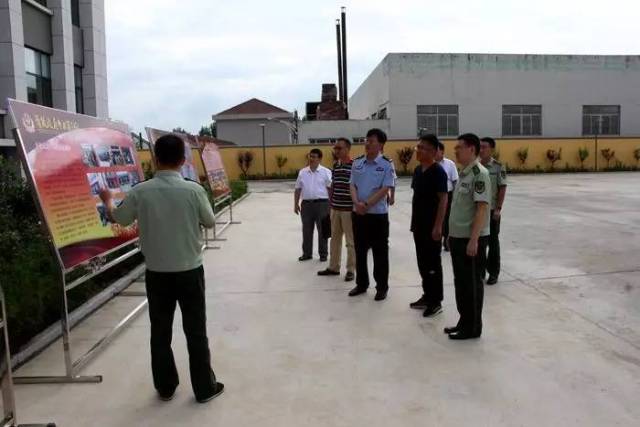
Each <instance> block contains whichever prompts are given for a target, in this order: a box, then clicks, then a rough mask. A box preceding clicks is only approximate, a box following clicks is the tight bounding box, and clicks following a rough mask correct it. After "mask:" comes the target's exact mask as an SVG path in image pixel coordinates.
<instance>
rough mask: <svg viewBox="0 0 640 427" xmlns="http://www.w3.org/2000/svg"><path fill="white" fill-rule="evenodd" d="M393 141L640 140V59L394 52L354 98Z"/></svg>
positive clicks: (358, 114) (361, 113)
mask: <svg viewBox="0 0 640 427" xmlns="http://www.w3.org/2000/svg"><path fill="white" fill-rule="evenodd" d="M349 114H350V118H352V119H365V118H380V117H383V118H388V119H389V123H390V130H389V137H390V138H391V139H413V138H416V136H417V135H418V134H419V133H420V132H425V133H435V134H437V135H439V136H441V137H445V138H446V137H455V136H457V135H458V134H460V133H463V132H474V133H477V134H479V135H481V136H494V137H579V136H582V135H594V134H596V133H597V134H599V135H621V136H638V135H640V56H580V55H568V56H564V55H493V54H435V53H391V54H388V55H387V56H386V57H385V58H384V60H383V61H382V62H381V63H380V64H379V65H378V66H377V67H376V68H375V69H374V70H373V72H372V73H371V75H369V77H367V79H366V80H365V81H364V82H363V83H362V85H360V87H359V88H358V89H357V90H356V92H355V93H354V94H353V96H352V97H351V98H350V99H349Z"/></svg>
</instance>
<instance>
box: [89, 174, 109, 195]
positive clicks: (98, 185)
mask: <svg viewBox="0 0 640 427" xmlns="http://www.w3.org/2000/svg"><path fill="white" fill-rule="evenodd" d="M87 181H89V188H91V194H92V195H94V196H97V195H98V194H99V193H100V190H103V189H105V188H107V181H106V178H105V175H104V174H103V173H88V174H87Z"/></svg>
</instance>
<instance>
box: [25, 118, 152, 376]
mask: <svg viewBox="0 0 640 427" xmlns="http://www.w3.org/2000/svg"><path fill="white" fill-rule="evenodd" d="M13 135H14V139H15V140H16V145H18V146H19V147H20V148H21V149H20V150H18V152H19V154H20V157H21V158H22V162H23V164H24V167H25V170H26V171H29V173H27V174H26V175H27V179H28V180H29V184H30V186H31V189H32V195H33V199H34V203H35V205H36V207H37V209H38V213H39V214H40V218H41V224H42V226H43V228H44V231H45V234H46V235H47V236H49V238H48V241H49V248H50V250H51V253H52V255H53V257H54V259H56V260H57V262H58V266H59V268H60V283H61V285H62V286H61V292H60V297H61V298H60V300H61V301H60V302H61V304H60V306H61V308H60V312H61V318H60V327H61V328H62V345H63V351H64V365H65V374H64V375H53V376H31V377H15V378H14V384H67V383H74V384H75V383H100V382H102V375H90V376H82V375H79V372H80V371H81V370H82V368H83V367H84V366H85V365H86V364H87V363H88V362H89V361H90V360H91V359H92V358H93V357H95V356H96V355H97V354H98V353H99V352H100V351H101V350H102V349H103V348H104V347H105V346H107V345H108V344H109V343H110V342H112V341H113V339H114V338H115V337H116V336H117V335H118V334H119V333H120V332H121V331H122V329H124V327H125V326H126V325H127V324H128V323H130V322H131V321H132V320H134V319H135V318H136V316H138V315H139V314H140V313H141V312H142V311H143V310H144V308H145V307H146V305H147V300H146V299H145V301H144V302H142V303H141V304H139V305H138V306H137V307H136V308H134V309H133V311H131V312H130V313H129V314H127V315H126V316H125V317H124V319H122V320H121V321H120V322H119V323H118V324H117V325H116V326H115V327H114V328H112V329H111V330H110V331H109V332H107V334H106V335H105V336H104V337H102V338H101V339H100V340H99V341H98V342H97V343H96V344H95V345H94V346H93V347H91V348H90V349H89V351H87V352H86V353H85V354H83V355H82V356H80V358H79V359H78V360H75V361H74V360H73V356H72V352H71V340H70V336H71V332H70V329H71V327H70V325H69V304H68V301H67V292H69V291H70V290H72V289H74V288H76V287H77V286H80V285H81V284H83V283H85V282H87V281H88V280H89V279H91V278H93V277H95V276H97V275H98V274H100V273H102V272H104V271H106V270H108V269H109V268H111V267H113V266H115V265H117V264H119V263H121V262H123V261H125V260H127V259H129V258H131V257H132V256H133V255H136V254H137V253H139V252H140V249H139V248H138V247H137V245H138V239H135V240H132V241H130V242H128V243H125V244H123V245H121V246H119V247H116V248H113V249H112V250H110V251H109V252H106V253H104V254H102V255H101V256H100V257H95V258H93V259H92V260H90V261H89V262H88V264H87V265H81V266H77V267H73V268H69V269H67V268H65V266H64V263H63V261H62V258H61V257H60V254H59V253H58V251H57V250H56V247H55V245H54V243H53V238H52V237H51V236H52V235H53V234H52V233H51V230H50V229H49V226H48V224H47V221H46V217H45V215H44V212H43V210H42V206H40V195H39V193H38V188H37V187H36V185H35V179H34V177H33V175H32V173H31V169H30V168H29V162H28V160H27V153H26V152H25V150H24V144H23V143H22V136H21V135H20V131H19V130H18V129H15V128H14V129H13ZM132 244H134V245H136V247H134V248H132V249H131V250H129V251H128V252H126V253H124V254H122V255H120V256H119V257H117V258H115V259H113V260H111V261H108V262H107V256H108V255H110V254H113V253H115V252H117V251H119V250H122V249H124V248H126V247H129V246H131V245H132ZM79 268H87V269H88V272H87V273H85V274H84V275H82V276H81V277H79V278H77V279H75V280H73V281H71V282H70V283H68V277H67V276H68V275H69V274H71V273H73V272H75V271H77V270H78V269H79Z"/></svg>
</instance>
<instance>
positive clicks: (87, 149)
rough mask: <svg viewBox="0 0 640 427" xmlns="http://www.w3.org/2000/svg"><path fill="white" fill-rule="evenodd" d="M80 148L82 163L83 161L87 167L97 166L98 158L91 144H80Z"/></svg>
mask: <svg viewBox="0 0 640 427" xmlns="http://www.w3.org/2000/svg"><path fill="white" fill-rule="evenodd" d="M80 148H82V163H84V164H85V165H86V166H87V167H90V168H97V167H98V158H97V156H96V153H95V152H94V151H93V145H90V144H82V145H80Z"/></svg>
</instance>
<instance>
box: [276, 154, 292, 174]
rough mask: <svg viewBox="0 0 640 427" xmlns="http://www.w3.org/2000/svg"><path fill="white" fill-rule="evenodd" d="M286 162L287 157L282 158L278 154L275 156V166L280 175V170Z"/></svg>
mask: <svg viewBox="0 0 640 427" xmlns="http://www.w3.org/2000/svg"><path fill="white" fill-rule="evenodd" d="M287 161H289V159H287V157H286V156H283V155H282V154H278V155H277V156H276V165H278V171H279V172H280V175H282V168H283V167H284V166H285V165H286V164H287Z"/></svg>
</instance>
